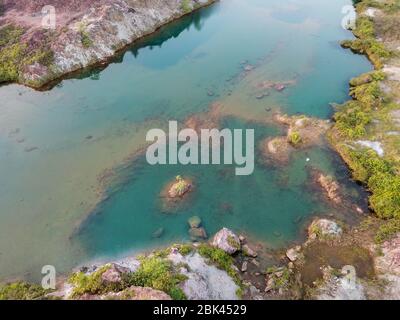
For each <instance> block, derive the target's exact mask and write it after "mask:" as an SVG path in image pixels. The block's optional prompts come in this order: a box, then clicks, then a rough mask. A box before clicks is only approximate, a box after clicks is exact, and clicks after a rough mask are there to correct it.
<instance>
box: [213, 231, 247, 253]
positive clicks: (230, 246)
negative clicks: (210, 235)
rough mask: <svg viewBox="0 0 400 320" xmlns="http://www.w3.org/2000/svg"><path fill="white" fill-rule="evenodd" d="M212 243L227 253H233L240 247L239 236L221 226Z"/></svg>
mask: <svg viewBox="0 0 400 320" xmlns="http://www.w3.org/2000/svg"><path fill="white" fill-rule="evenodd" d="M212 245H213V246H214V247H217V248H220V249H222V250H224V251H225V252H226V253H228V254H234V253H236V252H238V251H239V250H240V248H241V244H240V239H239V237H238V236H237V235H236V234H234V233H233V231H231V230H229V229H227V228H223V229H221V230H220V231H218V232H217V233H216V235H215V236H214V239H213V242H212Z"/></svg>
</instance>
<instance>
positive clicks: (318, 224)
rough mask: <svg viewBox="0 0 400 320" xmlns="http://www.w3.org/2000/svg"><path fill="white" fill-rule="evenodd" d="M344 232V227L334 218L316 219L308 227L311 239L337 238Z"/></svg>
mask: <svg viewBox="0 0 400 320" xmlns="http://www.w3.org/2000/svg"><path fill="white" fill-rule="evenodd" d="M342 233H343V230H342V228H341V227H340V226H339V225H338V224H337V223H336V222H335V221H332V220H328V219H316V220H314V221H313V222H312V223H311V225H310V226H309V227H308V237H309V239H310V240H314V239H317V238H324V237H328V238H337V237H340V236H341V235H342Z"/></svg>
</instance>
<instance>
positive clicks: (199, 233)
mask: <svg viewBox="0 0 400 320" xmlns="http://www.w3.org/2000/svg"><path fill="white" fill-rule="evenodd" d="M189 235H190V240H192V241H199V240H205V239H207V233H206V230H205V229H204V228H190V229H189Z"/></svg>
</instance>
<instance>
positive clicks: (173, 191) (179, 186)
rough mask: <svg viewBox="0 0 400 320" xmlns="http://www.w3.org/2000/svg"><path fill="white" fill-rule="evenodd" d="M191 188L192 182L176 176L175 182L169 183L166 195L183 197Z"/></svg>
mask: <svg viewBox="0 0 400 320" xmlns="http://www.w3.org/2000/svg"><path fill="white" fill-rule="evenodd" d="M191 189H192V184H191V183H190V182H188V181H186V180H184V179H183V178H182V177H181V176H177V177H176V182H175V183H173V184H172V185H171V187H170V188H169V190H168V196H169V197H170V198H180V197H183V196H184V195H185V194H186V193H188V192H189V191H190V190H191Z"/></svg>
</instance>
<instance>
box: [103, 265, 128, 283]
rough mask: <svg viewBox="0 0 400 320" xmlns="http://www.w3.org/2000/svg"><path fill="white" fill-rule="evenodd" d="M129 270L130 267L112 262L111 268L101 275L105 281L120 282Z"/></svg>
mask: <svg viewBox="0 0 400 320" xmlns="http://www.w3.org/2000/svg"><path fill="white" fill-rule="evenodd" d="M129 272H130V270H129V269H128V268H125V267H122V266H120V265H118V264H115V263H112V264H111V266H110V268H109V269H108V270H107V271H105V272H104V273H103V274H102V275H101V280H102V281H103V282H105V283H118V282H121V281H122V276H123V275H124V274H126V273H129Z"/></svg>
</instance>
